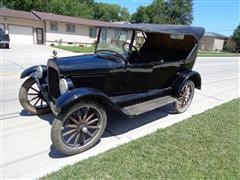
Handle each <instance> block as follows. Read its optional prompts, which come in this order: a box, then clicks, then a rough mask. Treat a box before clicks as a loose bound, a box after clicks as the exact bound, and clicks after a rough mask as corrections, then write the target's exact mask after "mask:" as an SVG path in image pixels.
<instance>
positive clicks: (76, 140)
mask: <svg viewBox="0 0 240 180" xmlns="http://www.w3.org/2000/svg"><path fill="white" fill-rule="evenodd" d="M79 139H80V134H78V135H77V136H76V138H75V141H74V144H73V145H77V143H78V141H79Z"/></svg>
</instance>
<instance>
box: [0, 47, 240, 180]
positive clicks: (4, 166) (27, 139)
mask: <svg viewBox="0 0 240 180" xmlns="http://www.w3.org/2000/svg"><path fill="white" fill-rule="evenodd" d="M52 50H53V48H50V47H47V46H36V45H35V46H29V47H28V46H27V47H26V48H23V47H17V46H16V47H12V49H1V50H0V58H1V64H0V65H1V72H0V79H1V87H0V89H1V99H0V102H1V112H0V123H1V124H0V131H1V135H0V136H1V138H0V141H1V151H2V159H1V162H0V168H1V170H0V172H2V173H3V178H4V179H5V178H37V177H41V176H43V175H46V174H47V173H50V172H52V171H56V170H58V169H60V168H61V167H63V166H65V165H69V164H73V163H75V162H77V161H79V160H82V159H86V158H88V157H90V156H94V155H97V154H99V153H102V152H104V151H106V150H109V149H111V148H114V147H116V146H118V145H121V144H124V143H126V142H129V141H131V140H134V139H137V138H139V137H142V136H144V135H146V134H149V133H151V132H154V131H156V130H157V129H160V128H165V127H167V126H170V125H172V124H174V123H178V122H180V121H182V120H184V119H186V118H188V117H191V116H192V115H194V114H198V113H201V112H203V111H205V110H207V109H210V108H213V107H214V106H217V105H220V104H222V103H224V102H227V101H229V100H231V99H234V98H237V97H239V96H240V94H239V89H240V86H239V82H240V81H239V80H240V72H239V68H240V58H239V57H218V58H217V57H211V58H197V60H196V63H195V66H194V70H196V71H198V72H199V73H200V74H201V76H202V90H201V91H199V90H196V91H195V92H196V93H195V96H194V99H193V102H192V105H191V106H190V108H189V109H188V111H187V112H185V113H183V114H178V115H176V114H171V112H170V110H171V105H167V106H164V107H162V108H160V109H156V110H154V111H151V112H148V113H145V114H143V115H140V116H137V117H135V118H133V119H127V118H124V117H118V116H115V115H114V114H112V115H111V116H110V118H109V119H108V125H107V130H106V131H105V134H104V135H103V137H102V138H101V141H100V142H99V143H98V144H97V145H96V146H95V147H93V148H92V149H90V150H88V151H86V152H84V153H82V154H79V155H75V156H69V157H67V156H63V155H61V154H59V153H58V152H56V150H55V149H54V147H53V146H52V143H51V139H50V129H51V123H52V121H53V119H54V116H53V115H52V114H47V115H42V116H32V115H30V114H28V113H27V112H25V111H24V110H22V107H21V105H20V104H19V102H18V91H19V88H20V86H21V84H22V83H23V81H24V80H21V79H20V78H19V76H20V73H21V71H22V70H23V69H24V68H27V67H29V66H32V65H36V64H46V62H47V59H48V58H50V56H51V55H52V54H51V51H52ZM57 51H58V56H69V55H77V54H76V53H71V52H66V51H63V50H57Z"/></svg>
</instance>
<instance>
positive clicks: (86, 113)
mask: <svg viewBox="0 0 240 180" xmlns="http://www.w3.org/2000/svg"><path fill="white" fill-rule="evenodd" d="M88 111H89V108H87V110H86V111H85V114H84V116H83V121H85V119H86V117H87V115H88Z"/></svg>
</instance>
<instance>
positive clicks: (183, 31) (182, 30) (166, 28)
mask: <svg viewBox="0 0 240 180" xmlns="http://www.w3.org/2000/svg"><path fill="white" fill-rule="evenodd" d="M110 27H113V28H114V27H115V28H121V29H129V30H137V31H144V32H149V33H164V34H179V35H192V36H194V37H195V38H196V40H197V41H199V40H200V39H201V37H202V36H203V35H204V32H205V30H204V28H203V27H194V26H189V25H165V24H147V23H136V24H113V25H111V26H110Z"/></svg>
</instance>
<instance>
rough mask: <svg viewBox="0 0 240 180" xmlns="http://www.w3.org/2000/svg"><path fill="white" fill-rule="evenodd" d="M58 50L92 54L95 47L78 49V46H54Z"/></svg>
mask: <svg viewBox="0 0 240 180" xmlns="http://www.w3.org/2000/svg"><path fill="white" fill-rule="evenodd" d="M54 47H56V48H58V49H63V50H66V51H72V52H75V53H93V52H94V51H95V46H91V47H80V46H54Z"/></svg>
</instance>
